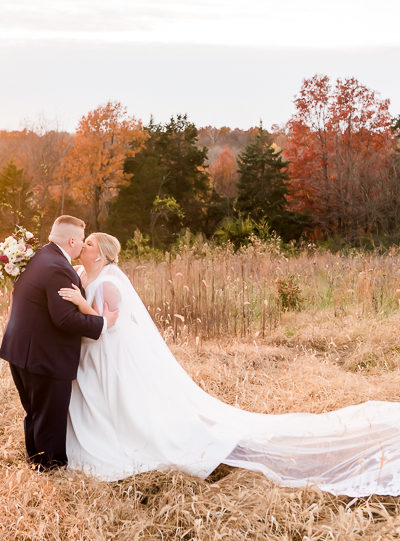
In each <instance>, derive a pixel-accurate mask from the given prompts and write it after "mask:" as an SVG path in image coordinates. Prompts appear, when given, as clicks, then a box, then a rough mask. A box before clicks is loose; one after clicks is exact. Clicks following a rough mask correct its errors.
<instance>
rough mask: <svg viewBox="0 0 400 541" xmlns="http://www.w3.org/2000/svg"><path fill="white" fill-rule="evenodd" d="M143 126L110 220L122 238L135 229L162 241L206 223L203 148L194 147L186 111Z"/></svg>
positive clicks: (155, 241)
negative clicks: (142, 142) (144, 135)
mask: <svg viewBox="0 0 400 541" xmlns="http://www.w3.org/2000/svg"><path fill="white" fill-rule="evenodd" d="M145 131H146V133H147V134H148V139H147V141H146V144H145V146H144V147H143V148H142V150H141V151H140V152H138V153H137V154H136V155H135V156H133V157H129V158H127V160H126V162H125V172H126V174H128V175H129V176H130V182H129V185H127V186H126V187H122V188H121V189H120V191H119V194H118V197H117V198H116V200H115V202H114V203H113V205H112V210H111V213H110V219H109V221H108V225H109V227H110V230H112V231H113V232H114V234H117V235H118V236H119V237H121V239H122V241H123V242H124V241H126V240H127V239H128V238H129V237H131V236H132V235H133V232H134V231H135V229H136V228H137V229H139V230H140V231H141V232H142V233H144V234H151V236H152V243H153V245H155V246H157V247H159V246H166V245H168V244H169V243H170V242H172V241H173V239H174V238H175V237H176V235H177V234H178V233H179V231H180V230H181V228H182V227H188V228H190V229H192V230H193V231H201V230H202V229H203V227H204V223H205V220H206V213H207V202H208V200H209V197H210V179H209V176H208V174H207V172H206V166H205V160H206V157H207V150H206V149H205V148H199V147H198V146H197V128H196V127H195V125H194V124H193V123H191V122H189V121H188V119H187V117H186V115H177V116H176V117H172V118H171V119H170V121H169V122H168V123H166V124H156V123H154V122H153V121H151V122H150V124H149V125H148V126H147V127H146V129H145Z"/></svg>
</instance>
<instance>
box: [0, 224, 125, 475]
mask: <svg viewBox="0 0 400 541" xmlns="http://www.w3.org/2000/svg"><path fill="white" fill-rule="evenodd" d="M84 232H85V223H84V222H83V221H82V220H80V219H78V218H75V217H73V216H60V217H59V218H57V219H56V221H55V222H54V224H53V227H52V229H51V233H50V236H49V240H50V242H49V244H46V245H45V246H43V248H41V249H40V250H39V251H38V253H37V254H35V256H34V257H33V258H32V260H31V261H30V262H29V264H28V266H27V268H26V270H25V272H24V273H23V274H22V275H21V276H20V277H19V278H18V280H17V282H16V283H15V288H14V292H13V297H12V308H11V314H10V317H9V320H8V323H7V327H6V330H5V333H4V337H3V341H2V344H1V348H0V357H2V358H3V359H5V360H7V361H8V362H9V363H10V369H11V374H12V377H13V380H14V383H15V386H16V387H17V390H18V392H19V396H20V399H21V403H22V406H23V407H24V409H25V412H26V417H25V420H24V428H25V444H26V451H27V459H28V461H29V462H32V463H33V464H35V465H36V466H37V467H38V468H42V469H51V468H54V467H57V466H62V465H65V464H66V463H67V455H66V448H65V439H66V432H67V416H68V407H69V402H70V397H71V385H72V380H73V379H75V378H76V373H77V370H78V363H79V355H80V344H81V337H82V336H87V337H89V338H92V339H94V340H97V339H98V338H99V336H100V335H101V333H102V332H104V331H105V330H106V329H107V328H109V327H111V326H112V325H114V323H115V321H116V318H117V315H118V311H115V312H110V311H109V310H108V307H107V306H105V308H104V314H103V315H104V317H100V316H90V315H84V314H81V313H80V312H79V311H78V309H77V307H76V306H75V305H74V304H72V303H70V302H66V301H64V300H63V299H62V298H61V297H60V296H59V294H58V290H59V289H60V288H62V287H71V284H75V285H77V286H78V287H79V288H80V290H81V292H82V294H84V290H83V288H82V285H81V281H80V279H79V277H78V275H77V273H76V272H75V271H74V269H73V267H72V265H71V260H72V259H76V258H77V257H79V254H80V253H81V250H82V246H83V240H84Z"/></svg>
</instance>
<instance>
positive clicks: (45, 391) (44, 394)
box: [10, 363, 72, 469]
mask: <svg viewBox="0 0 400 541" xmlns="http://www.w3.org/2000/svg"><path fill="white" fill-rule="evenodd" d="M10 369H11V374H12V377H13V380H14V383H15V386H16V387H17V390H18V393H19V396H20V400H21V403H22V406H23V408H24V410H25V412H26V416H25V420H24V429H25V444H26V452H27V459H28V460H29V461H30V462H32V463H34V464H37V465H40V466H41V467H43V468H44V469H50V468H54V467H57V466H63V465H65V464H67V453H66V448H65V440H66V434H67V417H68V408H69V402H70V398H71V385H72V382H71V381H70V380H64V379H54V378H51V377H48V376H44V375H41V374H32V373H31V372H29V371H28V370H25V369H23V368H20V367H18V366H15V365H13V364H11V363H10Z"/></svg>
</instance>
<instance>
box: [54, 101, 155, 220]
mask: <svg viewBox="0 0 400 541" xmlns="http://www.w3.org/2000/svg"><path fill="white" fill-rule="evenodd" d="M145 140H146V132H145V131H143V129H142V126H141V123H140V122H139V121H137V120H136V119H135V118H134V117H133V116H128V114H127V110H126V108H125V107H123V106H122V105H121V103H119V102H108V103H106V105H102V106H100V107H98V108H97V109H95V110H93V111H90V112H89V113H88V114H87V115H85V116H83V117H82V118H81V120H80V122H79V125H78V129H77V131H76V134H75V137H74V142H73V147H72V148H71V150H70V152H69V154H68V156H67V159H66V161H65V166H64V170H63V175H64V176H65V178H66V179H67V180H66V181H65V182H69V187H70V190H71V192H72V194H73V195H74V197H75V198H81V199H82V200H84V201H85V202H86V204H87V206H88V207H89V208H90V209H91V213H90V216H89V221H90V222H91V225H92V226H93V227H95V228H96V229H100V223H101V221H102V220H104V219H105V218H106V217H107V215H108V205H109V203H110V201H111V199H112V198H113V197H115V196H116V195H117V193H118V188H120V187H121V186H123V185H124V184H126V183H127V178H128V177H127V175H126V173H125V171H124V162H125V160H126V157H127V156H131V157H132V156H134V155H135V154H136V153H137V152H138V151H139V150H140V149H141V148H142V146H143V144H144V142H145Z"/></svg>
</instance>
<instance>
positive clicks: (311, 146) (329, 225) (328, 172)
mask: <svg viewBox="0 0 400 541" xmlns="http://www.w3.org/2000/svg"><path fill="white" fill-rule="evenodd" d="M295 106H296V112H295V114H294V115H293V117H292V118H291V120H290V121H289V122H288V125H287V129H288V134H287V135H288V140H287V144H286V146H285V151H284V156H285V158H286V159H287V160H288V161H289V162H290V166H289V177H290V191H291V196H290V203H291V207H292V208H293V209H294V210H297V211H300V212H304V211H308V212H310V213H311V214H312V215H313V216H314V218H315V222H316V234H317V235H318V234H320V235H329V234H332V233H339V234H341V235H343V236H345V237H347V238H351V237H357V236H359V235H365V234H371V233H376V232H378V229H379V223H380V214H381V213H382V208H381V205H380V202H379V201H380V198H381V195H382V193H383V192H384V191H385V189H386V187H387V184H388V183H387V171H388V167H389V164H390V160H391V156H392V150H393V141H394V139H393V135H392V133H391V129H390V128H391V117H390V113H389V100H381V99H379V98H378V97H377V95H376V93H375V92H374V91H372V90H370V89H368V88H367V87H365V86H363V85H362V84H360V83H359V82H358V81H357V79H355V78H348V79H344V80H341V79H337V80H336V82H335V84H332V83H331V82H330V80H329V78H328V77H327V76H320V75H315V76H314V77H312V78H311V79H305V80H304V82H303V86H302V88H301V90H300V93H299V95H298V96H297V98H296V99H295Z"/></svg>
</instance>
